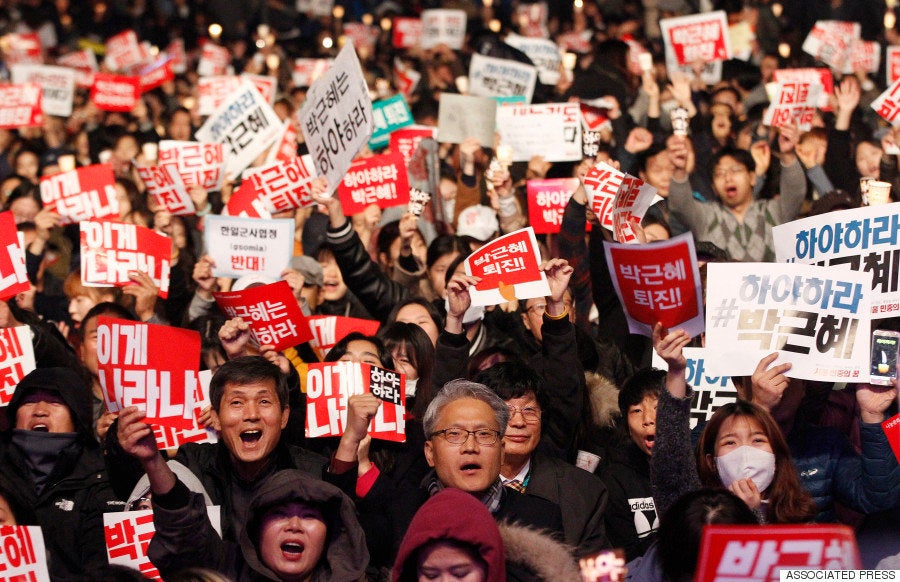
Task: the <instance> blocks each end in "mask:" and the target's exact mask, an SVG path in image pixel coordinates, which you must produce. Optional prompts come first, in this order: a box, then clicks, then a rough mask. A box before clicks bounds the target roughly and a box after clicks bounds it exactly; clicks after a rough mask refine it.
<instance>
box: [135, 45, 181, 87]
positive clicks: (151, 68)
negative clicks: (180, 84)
mask: <svg viewBox="0 0 900 582" xmlns="http://www.w3.org/2000/svg"><path fill="white" fill-rule="evenodd" d="M171 60H172V59H171V57H169V56H168V55H165V54H163V55H162V56H161V57H159V58H158V59H156V61H154V62H152V63H150V64H149V65H147V66H146V67H144V68H142V69H141V70H140V71H138V76H139V77H140V79H141V93H146V92H147V91H150V90H151V89H155V88H157V87H159V86H160V85H162V84H163V83H165V82H167V81H171V80H173V79H174V78H175V73H174V72H173V71H172V65H171Z"/></svg>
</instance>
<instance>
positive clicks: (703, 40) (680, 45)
mask: <svg viewBox="0 0 900 582" xmlns="http://www.w3.org/2000/svg"><path fill="white" fill-rule="evenodd" d="M659 27H660V29H661V30H662V34H663V41H664V43H665V46H666V54H667V55H669V54H671V55H673V56H674V59H675V62H676V63H677V64H679V65H691V64H693V63H696V62H698V61H702V62H712V61H725V60H728V59H730V58H731V42H730V40H729V36H728V19H727V17H726V16H725V12H724V11H722V10H717V11H715V12H707V13H705V14H692V15H689V16H679V17H678V18H663V19H662V20H660V21H659Z"/></svg>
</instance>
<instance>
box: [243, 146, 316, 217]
mask: <svg viewBox="0 0 900 582" xmlns="http://www.w3.org/2000/svg"><path fill="white" fill-rule="evenodd" d="M315 176H316V174H315V170H314V168H313V165H312V160H311V159H310V157H309V156H303V157H297V156H294V157H292V158H290V159H287V160H279V161H275V162H273V163H271V164H267V165H265V166H261V167H258V168H253V169H252V170H250V171H248V172H247V173H246V174H245V175H244V180H243V182H241V188H240V189H241V190H243V189H245V188H247V189H249V190H250V191H251V192H253V195H252V199H253V200H254V201H259V202H258V204H259V205H260V206H261V207H262V208H264V209H265V211H266V212H268V213H271V214H274V213H276V212H284V211H285V210H293V209H295V208H305V207H307V206H310V205H312V204H313V199H312V190H311V188H310V185H311V182H312V180H313V179H314V178H315ZM229 202H230V201H229ZM251 204H253V202H251ZM230 210H231V208H230V205H229V211H230Z"/></svg>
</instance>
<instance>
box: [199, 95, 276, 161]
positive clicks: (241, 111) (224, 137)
mask: <svg viewBox="0 0 900 582" xmlns="http://www.w3.org/2000/svg"><path fill="white" fill-rule="evenodd" d="M281 127H282V126H281V120H280V119H278V115H276V114H275V111H274V110H273V109H272V106H271V105H269V104H268V102H266V100H265V98H264V97H263V96H262V95H260V93H259V91H258V90H257V89H256V87H254V86H253V84H252V83H250V81H247V80H244V81H243V82H242V84H241V87H240V89H239V90H238V91H235V92H234V93H232V94H231V96H230V97H229V98H228V99H227V100H226V101H225V102H223V103H222V105H220V106H219V108H218V109H216V111H215V112H214V113H213V114H212V115H210V116H209V119H207V120H206V123H204V124H203V126H202V127H201V128H200V129H198V130H197V140H198V141H204V142H212V143H221V144H222V145H223V147H224V150H225V151H226V152H228V153H227V157H226V158H225V174H226V175H232V176H237V175H238V174H240V172H241V170H243V169H244V168H246V167H247V166H249V165H250V164H251V163H252V162H253V160H254V159H256V157H257V156H258V155H260V154H261V153H263V152H264V151H266V149H267V148H268V147H269V146H270V145H272V143H273V142H274V141H275V140H276V139H277V138H278V135H279V133H281Z"/></svg>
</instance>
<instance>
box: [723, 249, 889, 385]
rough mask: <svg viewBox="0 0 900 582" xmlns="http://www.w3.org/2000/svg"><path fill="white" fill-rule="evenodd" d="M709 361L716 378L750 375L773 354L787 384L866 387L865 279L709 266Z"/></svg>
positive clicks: (803, 268) (827, 271) (818, 271)
mask: <svg viewBox="0 0 900 582" xmlns="http://www.w3.org/2000/svg"><path fill="white" fill-rule="evenodd" d="M706 267H707V269H708V272H707V289H706V345H707V349H708V350H709V351H710V352H711V355H712V356H713V357H711V358H710V359H709V360H708V361H707V366H708V367H709V370H710V373H711V374H715V375H722V374H726V375H730V376H750V375H752V374H753V371H754V370H755V369H756V366H757V364H758V363H759V361H760V360H761V359H762V358H763V357H765V356H767V355H769V354H770V353H772V352H774V351H778V352H779V354H780V355H779V356H778V361H779V362H790V363H791V364H792V368H791V369H790V370H789V371H788V372H787V373H786V374H787V375H788V376H790V377H792V378H804V379H806V380H823V381H832V382H866V381H867V380H868V378H869V297H870V295H871V293H870V292H869V284H870V283H869V277H868V276H866V275H865V274H863V273H854V272H852V271H848V270H844V269H831V268H828V267H818V266H814V265H801V264H783V263H709V264H707V266H706Z"/></svg>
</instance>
